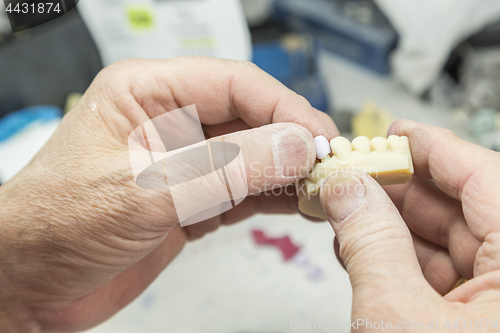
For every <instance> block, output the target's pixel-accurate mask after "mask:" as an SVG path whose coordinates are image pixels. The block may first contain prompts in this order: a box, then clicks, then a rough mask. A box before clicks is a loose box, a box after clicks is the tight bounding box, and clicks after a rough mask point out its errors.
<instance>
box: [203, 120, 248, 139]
mask: <svg viewBox="0 0 500 333" xmlns="http://www.w3.org/2000/svg"><path fill="white" fill-rule="evenodd" d="M249 129H251V127H250V126H249V125H248V124H247V123H245V122H244V121H243V120H242V119H235V120H231V121H228V122H227V123H223V124H217V125H203V132H205V135H206V136H207V138H215V137H217V136H222V135H226V134H230V133H235V132H240V131H246V130H249Z"/></svg>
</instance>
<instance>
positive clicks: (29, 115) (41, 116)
mask: <svg viewBox="0 0 500 333" xmlns="http://www.w3.org/2000/svg"><path fill="white" fill-rule="evenodd" d="M62 116H63V111H62V110H61V109H60V108H58V107H55V106H49V105H41V106H33V107H28V108H26V109H22V110H19V111H15V112H12V113H9V114H8V115H6V116H4V117H2V118H0V142H2V141H5V140H7V139H9V138H10V137H12V136H13V135H14V134H16V133H17V132H19V131H21V130H22V129H24V128H25V127H26V126H28V125H29V124H31V123H33V122H35V121H43V122H47V121H50V120H52V119H56V118H61V117H62Z"/></svg>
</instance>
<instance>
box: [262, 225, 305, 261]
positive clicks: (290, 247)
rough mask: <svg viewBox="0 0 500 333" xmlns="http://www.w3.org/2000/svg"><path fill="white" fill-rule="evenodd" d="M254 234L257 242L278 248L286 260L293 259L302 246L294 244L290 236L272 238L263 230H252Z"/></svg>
mask: <svg viewBox="0 0 500 333" xmlns="http://www.w3.org/2000/svg"><path fill="white" fill-rule="evenodd" d="M252 236H253V239H254V241H255V243H257V244H258V245H262V246H266V245H267V246H274V247H276V248H278V249H279V250H280V251H281V254H282V255H283V259H284V260H285V261H288V260H290V259H292V258H293V257H294V256H295V255H296V254H297V253H298V252H299V250H300V246H297V245H295V244H293V242H292V240H291V239H290V237H288V236H284V237H281V238H271V237H268V236H266V234H265V233H264V231H262V230H252Z"/></svg>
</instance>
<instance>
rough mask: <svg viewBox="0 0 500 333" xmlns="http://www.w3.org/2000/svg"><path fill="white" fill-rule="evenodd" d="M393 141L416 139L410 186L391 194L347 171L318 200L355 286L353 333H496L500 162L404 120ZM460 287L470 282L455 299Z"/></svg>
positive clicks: (483, 151)
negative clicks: (401, 136) (478, 332)
mask: <svg viewBox="0 0 500 333" xmlns="http://www.w3.org/2000/svg"><path fill="white" fill-rule="evenodd" d="M393 134H395V135H406V136H408V137H409V139H410V144H411V150H412V156H413V160H414V164H415V177H414V178H413V180H412V181H411V182H410V183H408V184H406V185H401V186H387V187H385V191H384V189H382V188H381V187H380V186H379V185H378V184H377V183H376V182H375V181H374V180H373V179H372V178H370V177H368V176H367V175H366V174H362V173H359V172H355V171H346V172H342V173H339V174H337V175H332V176H331V177H330V178H329V179H328V180H327V181H326V182H325V184H324V186H323V188H322V190H321V200H322V204H323V207H324V209H325V210H326V212H327V215H328V216H329V221H330V223H331V224H332V226H333V229H334V231H335V233H336V241H335V248H336V252H337V255H338V257H339V258H340V260H341V262H342V263H343V264H344V267H345V268H346V270H347V272H348V273H349V278H350V280H351V284H352V289H353V308H352V322H357V321H358V320H359V323H360V324H361V325H359V326H355V327H354V328H355V329H353V331H357V332H372V331H381V328H380V324H381V322H382V321H383V322H384V323H385V325H386V326H384V327H385V330H384V329H382V331H390V330H391V329H390V328H389V327H388V326H387V325H388V324H387V323H389V322H390V323H391V324H390V325H392V330H395V329H396V328H397V325H398V323H402V324H400V327H399V328H400V329H399V330H398V331H402V332H426V331H437V332H448V331H449V332H475V331H481V332H483V331H485V332H497V331H498V329H499V327H500V316H499V313H500V205H499V202H500V172H499V171H500V154H499V153H498V152H493V151H490V150H488V149H485V148H482V147H480V146H477V145H474V144H472V143H469V142H466V141H464V140H462V139H460V138H459V137H457V136H456V135H455V134H453V133H452V132H451V131H449V130H446V129H442V128H437V127H431V126H426V125H422V124H418V123H415V122H411V121H406V120H402V121H397V122H396V123H394V124H393V125H392V126H391V128H390V130H389V135H393ZM431 179H432V180H431ZM335 187H336V188H335ZM460 277H465V278H467V279H469V281H467V282H465V283H464V284H462V285H461V286H459V287H458V288H456V289H453V287H454V285H455V284H456V283H457V281H458V280H459V279H460ZM452 289H453V290H452ZM443 295H444V296H443ZM363 320H364V321H365V322H366V321H369V322H371V323H372V327H370V326H367V325H363ZM436 322H437V323H436ZM373 323H378V325H379V329H378V330H377V329H375V328H374V327H373ZM406 323H412V324H411V325H409V324H408V325H407V327H406V328H405V327H403V325H404V324H406ZM413 323H422V326H421V327H420V326H418V325H415V326H412V325H413ZM429 323H432V325H434V326H432V327H429ZM436 324H437V325H438V327H436ZM445 325H448V326H445ZM494 326H496V327H494Z"/></svg>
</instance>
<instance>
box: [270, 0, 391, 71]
mask: <svg viewBox="0 0 500 333" xmlns="http://www.w3.org/2000/svg"><path fill="white" fill-rule="evenodd" d="M275 16H276V18H277V19H278V20H279V21H280V22H282V23H284V24H285V25H287V26H288V27H289V28H290V29H292V30H294V31H300V32H304V33H309V34H311V35H312V36H314V37H315V38H316V39H318V40H319V41H320V42H321V44H322V45H323V46H324V47H325V49H327V50H329V51H332V52H335V53H337V54H340V55H342V56H344V57H346V58H348V59H350V60H353V61H355V62H357V63H358V64H361V65H363V66H365V67H367V68H369V69H372V70H374V71H376V72H378V73H382V74H385V73H388V72H389V55H390V53H391V51H392V50H393V49H394V47H395V46H396V42H397V33H396V31H395V30H394V29H393V28H392V26H391V25H390V23H389V22H388V21H387V20H386V19H385V16H384V15H383V14H382V12H381V11H380V10H379V9H378V8H377V6H376V5H375V3H374V2H373V1H371V0H308V1H303V0H276V1H275Z"/></svg>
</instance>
